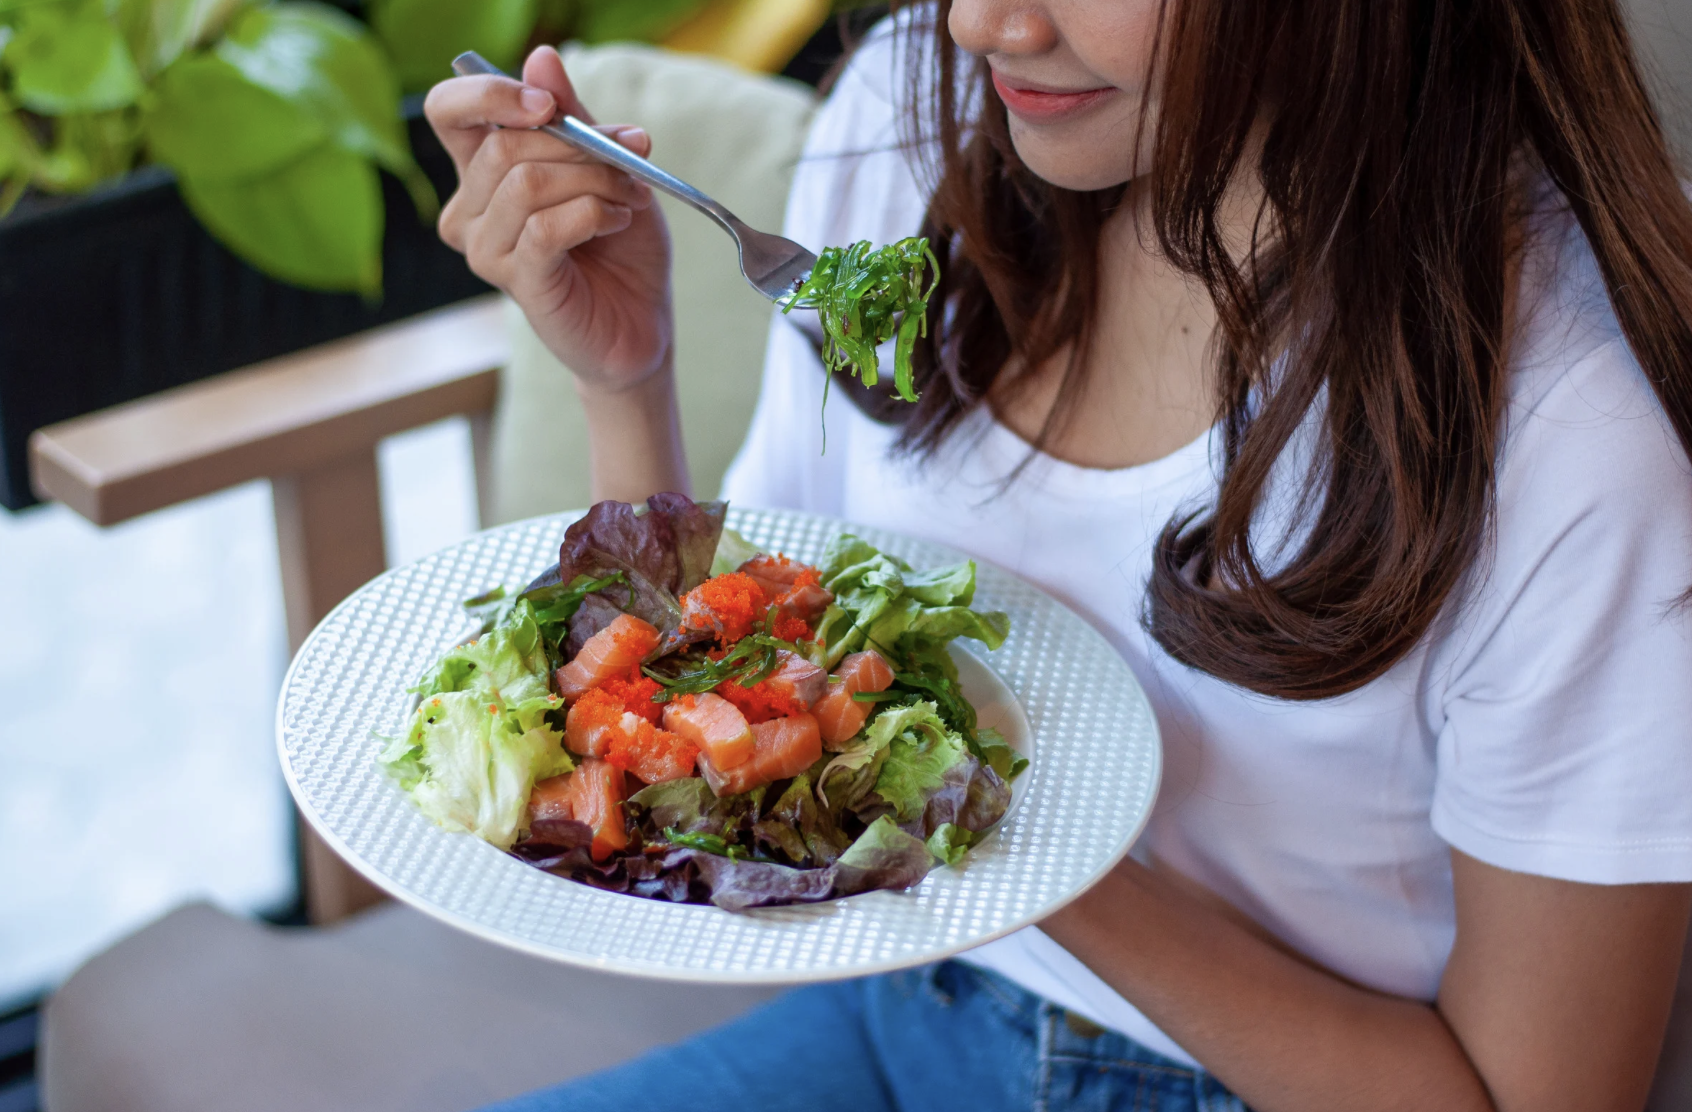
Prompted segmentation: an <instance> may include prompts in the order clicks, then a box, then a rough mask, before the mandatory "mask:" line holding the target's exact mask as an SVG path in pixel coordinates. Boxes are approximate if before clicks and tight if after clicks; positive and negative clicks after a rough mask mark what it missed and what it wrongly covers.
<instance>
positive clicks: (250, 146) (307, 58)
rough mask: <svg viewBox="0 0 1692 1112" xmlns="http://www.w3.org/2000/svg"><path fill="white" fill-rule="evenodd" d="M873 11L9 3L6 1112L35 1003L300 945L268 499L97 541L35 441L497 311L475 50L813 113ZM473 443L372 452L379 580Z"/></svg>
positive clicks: (5, 108) (21, 1070) (280, 600)
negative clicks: (454, 66) (653, 61)
mask: <svg viewBox="0 0 1692 1112" xmlns="http://www.w3.org/2000/svg"><path fill="white" fill-rule="evenodd" d="M878 14H879V12H878V11H877V9H876V7H875V6H874V5H861V4H836V3H831V2H829V0H367V2H366V0H338V2H337V3H336V4H335V6H334V7H328V6H325V5H320V4H312V3H300V2H292V0H285V2H281V3H262V2H257V0H42V2H36V3H0V504H3V505H4V507H5V508H4V509H3V510H0V631H3V633H4V636H3V637H0V1112H24V1110H29V1109H34V1108H36V1107H37V1100H38V1097H37V1090H36V1087H35V1083H34V1080H33V1072H32V1071H33V1066H34V1059H33V1049H34V1044H35V1039H36V1035H37V1025H36V1011H35V1007H36V1004H37V1003H38V1001H40V999H41V998H42V997H43V995H44V994H45V993H47V992H48V991H50V990H51V989H52V987H53V986H55V985H56V984H57V983H59V982H60V981H61V980H62V979H63V978H64V977H65V976H66V975H67V974H68V973H69V972H70V971H71V970H72V969H73V968H75V967H76V966H77V965H78V964H79V963H81V962H82V961H83V960H85V959H86V958H88V957H89V956H90V955H92V954H94V953H97V952H98V951H100V950H101V949H103V948H104V947H106V946H107V945H109V944H110V943H111V942H113V941H114V940H115V939H117V938H119V937H121V936H123V935H125V934H126V933H128V932H130V931H132V930H134V929H135V928H136V927H138V926H140V925H141V924H144V923H147V922H149V921H150V920H153V919H154V918H156V917H157V916H159V915H160V914H162V913H163V912H165V911H167V910H168V909H170V908H173V907H176V906H178V905H180V904H182V903H184V902H185V901H189V900H198V899H207V900H210V901H212V902H214V903H215V904H216V905H218V906H219V907H222V908H224V909H227V910H229V911H231V912H236V913H241V914H247V915H257V916H262V917H265V918H266V919H269V920H271V921H273V922H277V923H300V922H304V921H305V920H306V918H307V909H306V906H305V900H304V895H303V891H302V887H301V870H300V852H299V851H300V847H299V835H298V832H297V831H296V828H295V823H294V812H293V809H292V806H291V804H290V802H289V800H288V796H287V791H286V789H285V787H284V785H283V783H282V779H281V775H280V771H279V768H278V764H277V760H276V755H275V748H274V733H273V717H274V713H275V699H276V692H277V689H278V685H279V681H280V679H281V676H282V672H283V670H284V669H285V667H286V665H287V661H288V658H289V656H290V637H289V632H288V621H287V616H286V613H285V606H284V597H283V595H284V592H283V577H282V575H281V574H279V571H280V570H281V560H282V557H281V554H280V553H279V551H278V539H277V538H278V520H277V517H276V513H275V507H274V506H273V498H272V488H271V484H270V483H269V482H268V481H267V480H266V479H265V478H251V479H248V480H247V481H242V482H238V483H235V484H234V485H231V486H228V487H227V488H225V489H217V490H215V491H213V492H211V493H208V494H206V495H204V496H202V497H196V498H191V499H188V500H184V501H179V502H175V503H174V504H165V505H162V508H157V509H152V510H151V512H145V513H141V514H139V515H138V516H129V513H128V511H127V510H126V511H120V512H118V514H117V516H119V517H123V518H126V519H125V520H120V521H117V522H116V523H114V524H109V525H103V524H96V523H95V522H96V521H101V522H104V521H106V520H108V519H110V518H111V517H112V515H111V514H103V513H102V512H100V511H95V512H89V508H88V507H86V506H79V507H78V509H72V508H71V507H70V506H68V505H65V504H61V503H57V502H52V501H43V500H42V497H43V495H44V494H46V492H45V491H43V490H41V489H40V488H39V486H38V485H35V484H32V482H31V475H30V461H29V452H28V445H29V441H30V436H31V434H32V433H34V432H36V430H38V429H41V428H44V427H50V426H58V425H60V423H62V422H66V421H72V422H74V421H75V420H77V419H78V418H83V417H85V416H86V415H88V414H94V413H97V412H100V411H104V410H107V409H108V408H109V407H112V406H119V405H123V404H124V403H129V402H133V401H135V400H137V399H146V398H150V397H153V396H155V395H157V394H159V393H160V392H161V391H166V390H170V389H172V388H177V387H182V386H184V385H185V384H192V383H195V382H198V381H201V380H205V379H208V378H210V377H211V376H214V375H220V374H223V373H225V372H229V371H232V370H235V369H237V368H241V367H246V366H248V365H251V364H255V363H260V362H262V361H264V360H267V359H273V358H277V357H287V356H288V355H289V354H290V353H292V352H296V351H299V350H302V349H308V348H311V347H313V346H314V345H318V344H322V343H324V342H326V341H334V340H337V339H339V338H342V337H347V336H356V335H358V334H361V333H362V332H363V331H364V330H367V329H369V328H372V327H376V326H380V325H384V324H388V323H390V322H393V321H400V320H405V319H407V318H411V317H414V316H416V315H417V314H420V313H424V312H427V311H430V310H434V309H436V308H438V307H440V306H444V305H452V304H454V303H458V302H461V301H463V300H465V299H466V298H475V297H477V296H478V295H484V294H486V293H487V292H488V291H487V289H486V287H484V286H482V285H481V283H479V282H478V281H476V280H475V279H474V278H473V277H472V276H470V275H469V274H468V272H467V270H466V269H465V268H464V266H463V263H462V260H460V259H459V258H457V257H456V256H454V255H452V254H451V253H450V252H448V251H446V250H445V249H444V248H441V247H440V246H439V245H438V244H437V243H436V242H435V240H434V232H433V218H434V216H435V213H436V211H437V208H438V204H439V202H440V201H442V200H444V199H445V197H447V196H448V195H449V194H450V190H451V188H452V184H453V180H452V173H451V168H450V163H449V162H447V161H446V159H445V158H444V155H443V154H442V152H441V151H440V150H439V148H438V145H437V144H436V143H435V142H434V140H433V136H432V135H431V134H430V133H429V131H428V129H427V127H426V125H424V124H423V123H422V120H421V99H422V98H421V94H422V93H423V92H424V91H426V90H427V88H428V87H429V86H430V85H432V84H433V83H434V82H435V81H437V80H439V79H441V78H442V77H444V76H448V75H449V73H450V71H449V69H448V66H447V63H448V62H449V61H450V60H451V58H452V57H453V56H454V55H455V54H457V53H458V52H460V51H461V50H465V49H477V50H479V51H481V52H482V53H483V54H484V55H486V56H487V57H489V58H490V59H492V60H494V61H495V62H496V63H497V64H499V65H501V66H503V67H505V68H507V69H508V70H514V69H515V68H516V67H518V66H519V65H520V64H521V58H522V56H523V54H524V53H525V52H526V51H527V50H528V49H530V48H532V47H533V46H534V45H537V44H541V43H551V44H558V43H565V42H572V43H576V44H603V43H610V42H637V43H646V44H658V45H660V46H661V47H662V48H663V49H666V50H669V51H673V52H679V53H686V54H690V55H697V56H700V57H704V58H708V59H714V60H716V61H718V62H721V63H725V64H727V65H729V66H732V67H735V68H738V69H743V70H746V71H748V72H752V73H767V74H773V75H781V76H782V77H785V78H786V79H787V80H789V81H791V82H795V83H798V84H800V85H804V86H810V87H814V86H816V85H817V83H818V82H819V81H820V80H821V79H823V78H824V77H825V75H826V74H827V72H828V71H829V69H830V67H831V66H832V65H833V64H834V62H835V61H836V59H837V58H838V57H839V56H840V54H841V51H842V43H843V41H844V40H843V36H844V38H850V37H851V35H852V33H853V29H854V28H858V29H861V28H862V27H865V26H867V25H868V24H869V22H871V21H873V19H874V18H875V17H876V16H877V15H878ZM279 71H281V72H279ZM290 71H291V72H290ZM472 423H473V422H472V420H471V419H470V418H467V417H465V416H455V417H449V418H447V419H445V420H439V421H434V422H431V423H428V424H425V425H423V426H422V427H418V428H413V429H408V430H406V431H403V432H400V433H398V434H396V435H393V436H390V437H386V438H384V439H382V440H381V441H380V442H379V444H378V446H377V448H376V467H377V470H378V473H379V477H380V479H379V482H380V514H381V533H380V536H381V538H382V555H383V558H384V560H385V562H386V563H387V564H388V565H393V564H398V563H403V562H406V561H409V560H412V559H415V558H417V557H419V556H422V555H425V554H427V553H429V552H432V551H434V550H436V549H438V548H441V547H443V546H445V545H448V544H451V543H453V542H454V541H457V540H459V539H461V538H463V537H465V536H467V535H469V534H470V533H471V532H473V531H474V530H475V529H476V528H477V527H478V523H479V521H481V520H482V519H483V518H489V517H491V516H492V515H491V510H492V507H487V506H483V507H479V506H478V490H477V481H476V474H475V468H474V466H473V458H474V446H473V436H472ZM725 462H726V461H725ZM210 485H216V484H210ZM483 497H484V499H485V498H486V497H487V495H486V494H485V492H484V495H483ZM79 509H80V510H82V511H84V512H80V513H79V512H78V510H79ZM91 518H92V519H93V520H91ZM296 640H297V638H296Z"/></svg>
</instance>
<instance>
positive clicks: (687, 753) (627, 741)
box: [605, 718, 699, 784]
mask: <svg viewBox="0 0 1692 1112" xmlns="http://www.w3.org/2000/svg"><path fill="white" fill-rule="evenodd" d="M634 722H635V720H634V719H632V718H631V719H626V720H625V721H624V723H623V725H624V726H625V727H627V726H629V725H631V724H634ZM605 759H606V761H607V762H609V763H610V764H612V765H615V766H616V767H617V768H620V769H622V770H623V771H625V772H632V773H633V774H634V775H636V776H638V777H640V778H641V779H642V780H645V781H646V782H647V783H649V784H660V783H663V782H664V781H666V780H680V779H681V778H682V777H684V776H692V775H693V766H694V762H695V761H697V760H698V759H699V746H697V745H695V744H693V743H692V742H691V741H686V740H684V739H683V738H682V737H680V736H679V735H677V734H672V733H671V732H670V731H668V730H660V729H658V728H657V727H656V726H654V725H653V724H652V723H650V722H648V721H647V720H646V719H644V718H642V719H640V720H639V724H638V725H635V728H634V730H633V731H632V732H631V731H629V730H627V729H622V730H617V731H615V732H614V733H613V734H612V735H611V743H610V745H609V746H608V747H607V748H606V750H605Z"/></svg>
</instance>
